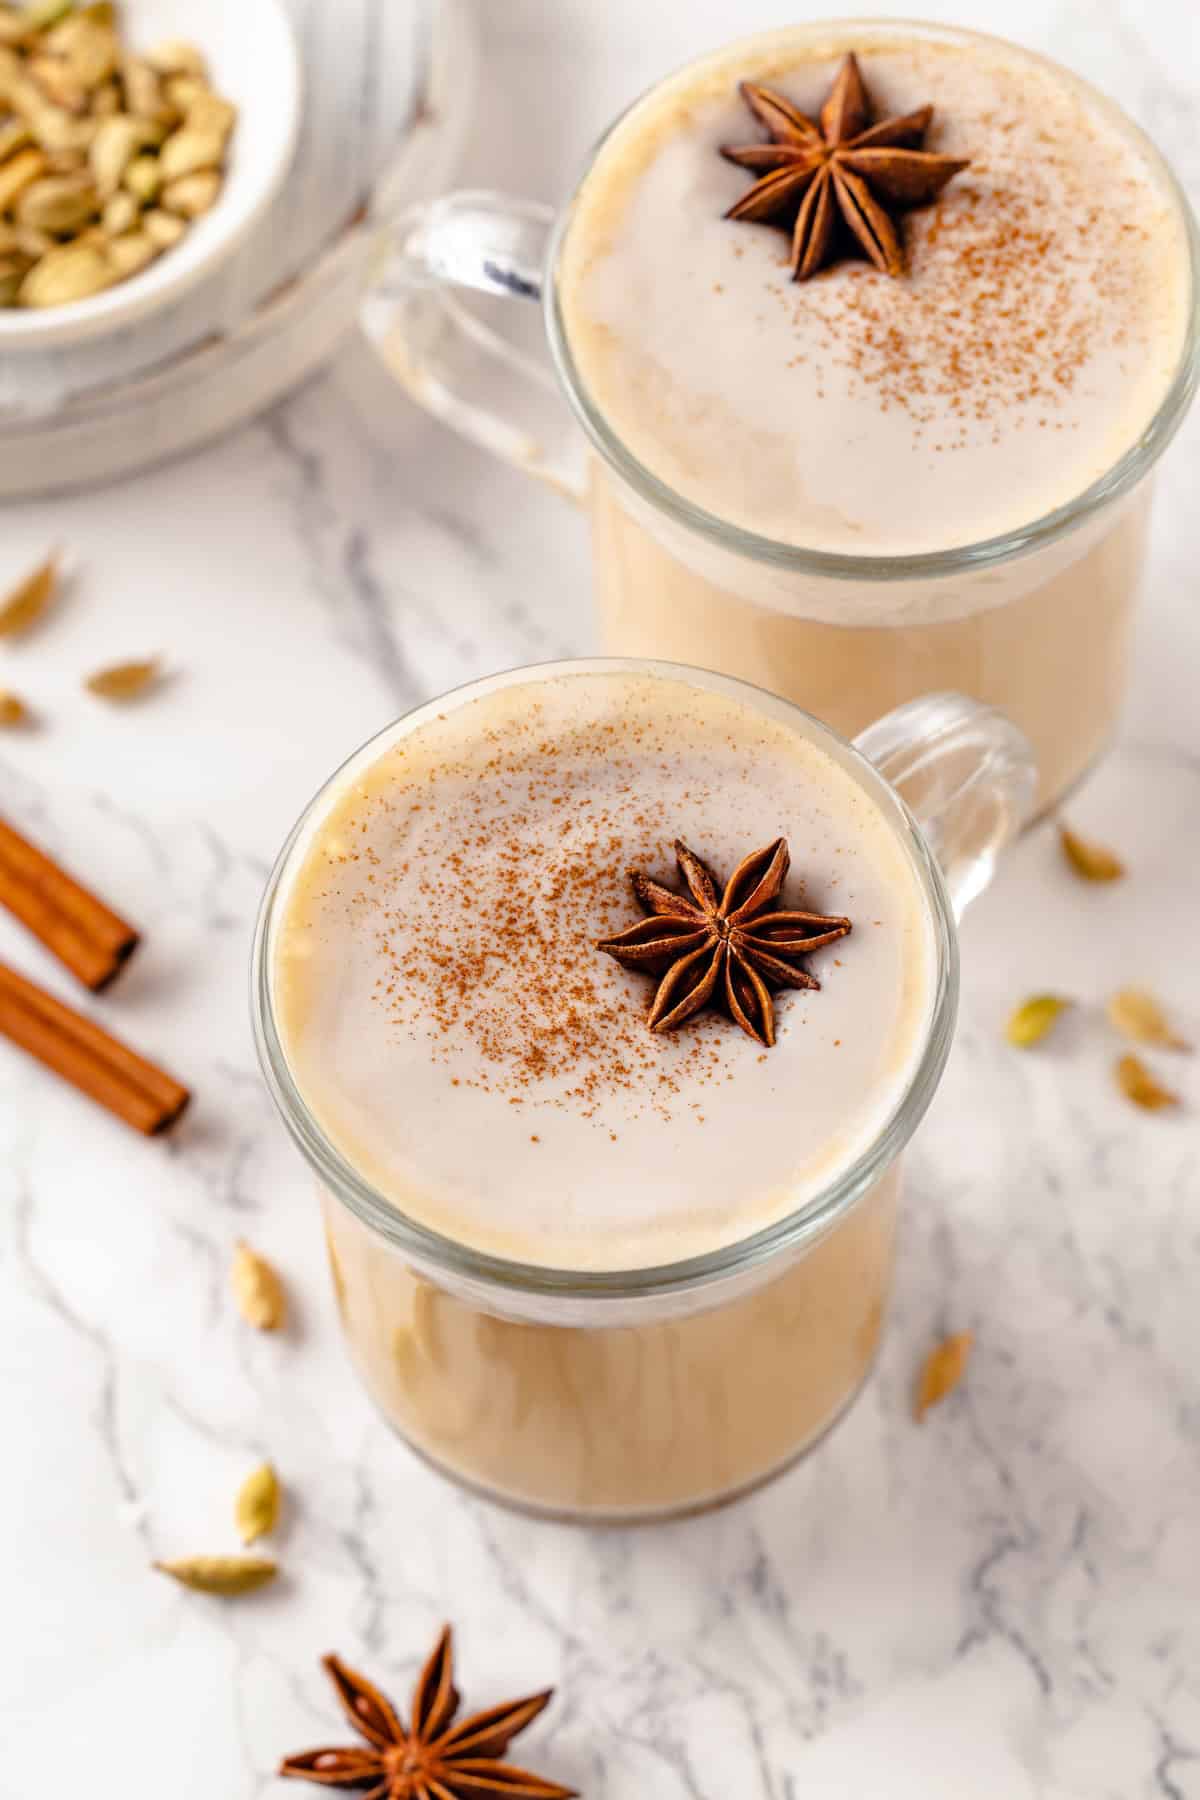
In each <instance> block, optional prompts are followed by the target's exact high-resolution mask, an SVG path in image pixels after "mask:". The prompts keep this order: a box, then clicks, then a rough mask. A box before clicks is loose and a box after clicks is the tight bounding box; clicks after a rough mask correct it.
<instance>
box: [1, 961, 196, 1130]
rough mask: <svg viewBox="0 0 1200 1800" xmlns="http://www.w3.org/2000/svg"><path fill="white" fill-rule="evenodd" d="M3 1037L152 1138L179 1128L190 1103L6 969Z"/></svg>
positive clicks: (123, 1047)
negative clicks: (174, 1125) (172, 1126)
mask: <svg viewBox="0 0 1200 1800" xmlns="http://www.w3.org/2000/svg"><path fill="white" fill-rule="evenodd" d="M0 1036H3V1037H6V1038H9V1039H10V1040H11V1041H12V1043H14V1044H16V1045H17V1047H18V1049H21V1050H24V1051H26V1052H27V1053H28V1054H29V1055H30V1056H34V1057H36V1058H37V1060H38V1061H39V1062H41V1063H44V1064H45V1065H46V1067H47V1068H48V1069H52V1070H53V1071H54V1073H55V1074H56V1075H61V1076H62V1078H63V1080H64V1081H69V1082H70V1083H71V1085H72V1086H73V1087H77V1088H78V1089H79V1090H80V1092H81V1093H84V1094H87V1095H89V1097H90V1098H91V1099H93V1100H95V1101H97V1102H98V1103H99V1104H100V1105H101V1106H104V1107H107V1108H108V1110H109V1112H111V1113H115V1114H116V1116H117V1117H118V1118H119V1119H123V1120H124V1122H125V1123H126V1124H127V1125H132V1126H133V1128H134V1130H135V1131H141V1132H144V1133H145V1134H146V1136H147V1137H153V1136H155V1135H156V1134H157V1133H158V1132H160V1131H165V1130H166V1129H167V1127H168V1126H169V1125H173V1124H174V1123H175V1120H176V1119H177V1118H178V1117H179V1115H180V1113H181V1112H182V1111H183V1109H184V1107H185V1106H186V1105H187V1103H188V1091H187V1089H186V1088H185V1087H183V1086H182V1085H181V1084H180V1083H179V1082H178V1081H176V1080H175V1078H174V1077H173V1076H171V1075H168V1074H167V1073H166V1071H165V1070H163V1069H160V1068H158V1067H156V1065H155V1064H154V1063H150V1062H147V1061H146V1059H145V1057H142V1056H138V1055H137V1054H136V1052H135V1051H133V1050H131V1049H130V1048H129V1046H128V1045H127V1044H123V1043H121V1042H120V1041H119V1039H117V1038H114V1037H110V1036H109V1034H108V1032H107V1031H102V1030H101V1029H100V1027H99V1025H97V1024H96V1022H95V1021H94V1020H93V1019H87V1018H84V1016H83V1015H82V1013H77V1012H73V1011H72V1009H71V1008H70V1007H69V1006H64V1005H63V1003H62V1001H61V1000H56V999H55V997H54V995H53V994H48V993H46V992H45V990H44V989H43V988H40V987H38V986H36V984H35V983H34V982H32V981H26V980H25V978H24V976H23V975H18V974H17V972H16V970H15V969H10V968H9V967H8V966H7V965H6V964H4V963H0Z"/></svg>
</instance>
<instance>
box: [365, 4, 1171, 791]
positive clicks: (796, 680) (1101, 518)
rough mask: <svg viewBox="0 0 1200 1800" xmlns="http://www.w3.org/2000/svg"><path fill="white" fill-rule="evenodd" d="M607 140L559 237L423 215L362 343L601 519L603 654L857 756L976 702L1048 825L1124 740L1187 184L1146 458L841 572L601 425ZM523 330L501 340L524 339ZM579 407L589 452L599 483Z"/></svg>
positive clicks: (514, 208)
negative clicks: (1002, 528)
mask: <svg viewBox="0 0 1200 1800" xmlns="http://www.w3.org/2000/svg"><path fill="white" fill-rule="evenodd" d="M828 30H829V27H828V26H827V25H823V24H814V25H808V26H803V27H797V28H796V34H795V35H796V38H797V40H798V41H803V39H804V37H805V35H806V34H807V35H811V36H814V37H816V38H817V39H820V38H821V37H822V36H823V35H826V34H827V33H828ZM839 30H840V32H841V33H843V34H844V32H845V23H844V22H841V23H840V25H839ZM870 30H871V35H872V38H873V39H875V40H879V39H881V38H882V39H886V38H887V36H888V34H889V31H893V32H895V33H896V34H897V35H898V36H899V37H900V38H901V39H908V40H911V39H912V37H913V35H914V33H916V34H918V35H922V36H926V37H931V38H933V39H935V40H938V41H949V42H952V43H963V42H965V43H970V42H971V41H973V36H974V34H971V33H967V32H958V31H953V30H948V29H943V28H942V27H933V26H920V25H917V26H914V25H911V24H908V23H905V24H901V25H897V26H893V27H889V26H888V25H887V24H886V23H881V22H879V21H872V23H871V27H870ZM773 35H777V34H773ZM983 41H985V42H986V40H983ZM751 42H753V40H751ZM1023 54H1027V55H1030V57H1031V60H1032V61H1034V62H1035V63H1036V62H1039V61H1040V60H1041V59H1039V58H1036V57H1032V53H1023ZM720 55H721V57H722V58H724V57H726V56H727V55H728V51H727V50H726V51H722V52H720ZM695 67H696V68H697V69H699V68H701V67H703V64H702V63H700V64H696V65H695ZM1060 73H1061V72H1060ZM1065 78H1066V79H1072V78H1070V77H1065ZM672 79H673V78H672ZM1077 86H1078V87H1079V88H1080V89H1081V91H1082V92H1083V93H1084V95H1085V97H1086V96H1088V95H1091V98H1092V100H1093V101H1095V102H1096V103H1097V104H1100V105H1105V104H1107V103H1106V102H1103V101H1101V100H1100V99H1099V96H1095V95H1094V94H1091V90H1089V89H1087V88H1086V87H1085V85H1084V84H1083V83H1077ZM617 123H618V124H619V123H620V121H619V120H618V121H617ZM613 129H615V126H614V127H613ZM606 141H607V137H606V138H605V139H604V140H602V142H601V145H598V146H597V149H596V151H594V152H593V155H592V158H591V159H589V162H588V164H587V166H586V167H585V168H584V170H583V173H582V176H581V178H580V181H579V183H578V184H577V186H576V189H575V198H574V199H572V200H571V201H569V202H568V203H567V206H566V207H565V209H564V210H563V211H562V212H561V213H559V214H557V215H556V214H554V213H553V212H551V211H550V210H549V209H547V208H545V207H542V206H538V205H534V204H532V203H529V202H526V201H520V200H512V199H509V198H507V197H505V196H502V195H498V194H493V193H484V192H472V193H459V194H452V195H450V196H448V197H446V198H443V199H440V200H437V201H434V202H433V203H432V204H431V205H422V206H420V207H417V208H416V209H414V210H412V211H410V212H408V213H406V214H405V215H404V216H403V217H402V218H400V219H399V220H398V221H397V222H396V223H395V224H394V225H393V226H392V227H391V229H390V230H389V232H388V233H387V234H386V239H385V241H384V242H383V243H381V245H380V251H379V258H378V269H377V275H376V278H375V282H374V285H373V287H372V288H371V291H370V292H369V293H368V295H367V297H366V299H365V301H364V304H363V308H362V322H363V325H364V328H365V330H366V333H367V336H368V337H369V338H370V339H371V341H372V342H373V343H374V344H375V345H376V346H377V347H378V348H379V350H380V351H381V352H382V354H383V356H384V358H385V360H386V362H387V363H388V365H389V367H390V368H391V369H392V371H393V373H394V374H395V375H396V376H397V377H398V378H399V379H400V381H401V382H402V384H403V385H404V386H405V387H406V388H407V389H408V391H409V393H410V394H411V395H412V396H413V397H414V398H415V399H417V400H418V401H419V402H420V403H421V404H422V405H424V406H426V407H427V408H429V410H431V411H432V412H434V413H435V414H436V415H438V416H439V417H441V418H442V419H444V420H445V421H447V422H448V423H449V424H451V425H453V426H454V427H456V428H457V429H458V430H460V431H462V432H464V433H466V434H467V435H468V436H470V437H471V438H473V439H475V440H476V441H477V442H479V443H481V444H482V445H484V447H485V448H488V449H490V450H492V451H494V452H495V453H497V454H499V455H501V456H502V457H504V458H506V459H507V460H509V461H511V462H513V463H516V464H518V465H519V466H521V467H523V468H525V469H527V470H529V471H530V472H531V473H534V474H537V475H540V476H541V477H543V478H544V479H546V480H548V481H550V482H551V483H552V484H553V485H555V486H558V487H560V488H564V489H566V490H567V491H568V492H570V493H573V494H575V495H576V496H578V497H579V498H580V499H581V500H582V499H585V498H586V499H587V502H588V504H589V507H590V512H591V520H592V543H593V559H594V566H595V584H596V598H597V602H598V608H599V615H600V624H601V635H602V641H603V647H604V648H605V649H606V650H610V651H613V652H615V653H619V654H622V655H635V656H651V657H662V658H665V659H671V660H677V661H680V662H687V663H701V664H703V665H705V666H706V667H710V668H718V669H721V670H723V671H724V672H725V673H727V674H730V675H736V676H740V677H741V678H742V679H743V680H746V681H752V682H754V683H756V684H757V685H759V686H762V687H767V688H770V689H773V690H774V691H775V692H777V693H780V694H783V695H785V696H786V697H787V698H788V699H791V700H794V701H796V702H797V704H799V705H801V706H803V707H805V708H806V709H807V710H808V711H809V712H813V713H815V714H816V715H817V716H818V718H822V719H824V720H826V721H827V722H828V723H829V724H831V725H833V726H834V728H835V729H836V730H838V731H840V732H842V733H843V734H844V735H845V736H848V737H849V736H853V735H854V734H855V733H856V732H858V731H860V730H862V728H863V727H864V726H865V725H866V724H867V723H868V722H869V721H870V720H871V719H873V718H876V717H878V716H879V714H880V713H882V712H885V711H887V710H888V709H889V708H891V707H893V706H896V705H898V704H900V703H901V702H903V701H905V700H909V699H913V698H915V697H917V696H918V695H920V694H923V693H930V692H934V691H937V690H940V689H944V688H950V689H957V690H961V691H962V692H965V693H969V694H971V695H973V696H974V697H975V698H976V699H979V700H983V701H985V702H988V703H989V704H991V705H995V706H998V707H999V708H1000V709H1001V710H1002V711H1004V712H1005V713H1007V714H1008V716H1009V717H1010V718H1011V719H1012V720H1013V721H1014V722H1015V723H1016V724H1018V725H1019V726H1020V727H1021V728H1022V730H1023V731H1024V732H1025V733H1026V735H1027V736H1028V738H1029V739H1030V742H1031V743H1032V744H1033V747H1034V750H1035V753H1036V755H1037V759H1038V765H1039V770H1040V787H1039V796H1038V807H1039V810H1042V809H1044V808H1046V807H1048V806H1050V805H1052V804H1053V803H1054V802H1055V801H1056V800H1058V799H1059V798H1060V797H1061V796H1062V795H1063V794H1064V793H1065V792H1066V791H1067V790H1068V789H1069V788H1070V787H1071V786H1072V785H1073V784H1074V783H1075V782H1076V781H1077V780H1078V779H1079V778H1080V777H1081V776H1082V775H1083V774H1084V773H1085V771H1086V770H1087V769H1088V767H1089V766H1090V765H1091V763H1092V762H1093V761H1094V760H1095V758H1096V757H1097V756H1098V755H1099V753H1100V752H1101V751H1102V750H1103V749H1104V747H1105V745H1106V743H1107V741H1108V739H1109V738H1110V736H1111V734H1112V732H1113V729H1114V725H1115V720H1116V715H1117V712H1118V709H1119V705H1120V702H1121V699H1122V696H1123V693H1124V688H1125V680H1126V671H1127V666H1128V663H1129V632H1130V626H1131V621H1132V613H1133V607H1134V602H1135V599H1136V596H1137V590H1138V586H1139V581H1140V577H1141V573H1142V568H1143V564H1144V560H1145V545H1146V532H1147V522H1148V515H1149V504H1150V490H1151V479H1150V478H1151V471H1152V470H1153V467H1154V465H1155V463H1156V462H1157V460H1158V457H1159V455H1160V454H1161V453H1162V451H1163V450H1164V449H1165V447H1166V445H1167V444H1168V442H1169V441H1170V439H1171V437H1172V436H1173V434H1174V432H1175V430H1176V428H1177V426H1178V425H1179V423H1180V421H1181V419H1182V417H1183V415H1184V413H1185V411H1186V409H1187V406H1188V403H1189V401H1190V399H1191V397H1192V394H1193V391H1194V388H1195V385H1196V380H1197V373H1198V368H1200V329H1198V325H1200V314H1198V311H1197V304H1196V296H1197V294H1198V293H1200V238H1198V236H1197V231H1196V225H1195V221H1194V219H1193V217H1192V214H1191V211H1190V209H1189V207H1188V203H1187V201H1186V199H1185V197H1184V196H1183V194H1182V192H1181V190H1180V189H1179V187H1178V184H1177V183H1176V182H1175V181H1174V179H1173V177H1172V176H1171V174H1170V173H1169V171H1167V170H1166V168H1165V166H1164V165H1162V163H1161V161H1160V159H1159V158H1158V156H1157V153H1156V152H1155V151H1154V150H1153V149H1152V148H1151V147H1150V146H1149V145H1146V149H1147V152H1148V154H1149V155H1150V157H1151V158H1152V159H1153V161H1154V163H1155V165H1156V166H1157V167H1159V168H1160V169H1161V171H1162V176H1163V180H1164V182H1165V184H1166V186H1167V189H1168V191H1169V193H1170V194H1172V195H1174V197H1175V200H1176V202H1177V204H1178V207H1179V209H1180V213H1181V215H1182V217H1183V218H1184V220H1185V223H1186V230H1187V234H1188V244H1189V255H1190V267H1191V277H1190V286H1191V295H1192V305H1191V313H1190V325H1189V330H1188V334H1187V341H1186V343H1185V345H1184V347H1183V351H1182V354H1181V357H1180V361H1179V365H1178V368H1177V369H1176V371H1175V373H1174V377H1173V379H1172V381H1171V383H1170V385H1169V388H1168V391H1167V392H1166V394H1165V396H1164V398H1163V400H1162V402H1161V405H1160V406H1159V409H1158V411H1157V413H1156V415H1155V416H1154V418H1153V419H1152V421H1151V422H1150V424H1149V425H1148V427H1147V429H1146V430H1145V432H1144V433H1143V434H1142V435H1141V437H1140V438H1139V439H1138V441H1137V442H1136V443H1135V444H1134V445H1133V446H1132V448H1130V449H1129V450H1128V451H1127V452H1126V453H1125V454H1124V455H1123V456H1122V457H1121V458H1120V459H1119V460H1118V461H1117V462H1116V463H1115V464H1114V465H1113V466H1112V467H1111V468H1110V469H1108V470H1107V471H1106V472H1105V473H1104V474H1103V475H1102V476H1101V477H1100V478H1099V479H1098V480H1096V481H1095V482H1093V484H1092V485H1091V486H1090V487H1088V488H1087V489H1086V490H1085V491H1084V492H1082V493H1080V494H1078V495H1076V496H1075V498H1074V499H1072V500H1071V501H1070V502H1069V503H1068V504H1066V505H1063V506H1060V507H1058V508H1056V509H1055V510H1054V511H1052V512H1049V513H1047V514H1045V515H1044V516H1043V517H1041V518H1038V519H1034V520H1031V521H1030V522H1029V524H1028V525H1025V526H1022V527H1021V528H1020V529H1019V530H1016V531H1012V532H1009V533H1007V534H1005V535H1003V536H999V537H992V538H989V539H986V540H984V541H980V542H976V543H968V544H964V545H962V546H960V547H956V548H953V549H947V550H939V551H934V552H928V553H921V554H910V555H890V556H883V555H880V556H867V555H846V554H841V553H830V552H819V551H813V550H806V549H805V548H803V547H802V546H793V545H789V544H787V543H783V542H776V541H773V540H771V539H769V538H765V537H759V536H757V535H755V534H754V533H752V532H748V531H745V530H742V529H740V528H738V527H736V526H734V525H733V524H731V523H729V522H728V521H726V520H723V519H721V518H719V517H716V516H715V515H713V514H712V513H709V512H706V511H704V510H702V509H701V508H699V507H697V506H695V505H693V504H691V503H689V502H688V501H687V500H685V499H684V498H683V497H682V496H681V495H680V494H678V493H676V492H674V491H673V490H672V489H671V488H670V487H668V486H667V485H666V484H664V483H663V482H662V481H661V480H659V479H657V478H656V477H655V476H654V475H652V474H651V473H650V472H649V470H647V469H646V468H645V467H644V466H643V465H642V464H641V463H640V462H639V461H638V460H637V459H636V458H635V457H634V456H633V454H632V453H631V452H630V450H629V449H628V448H627V447H626V445H625V444H624V443H622V441H621V440H620V438H619V437H618V436H617V435H616V433H615V432H614V430H613V428H612V427H611V426H610V425H609V424H608V422H607V421H606V419H605V418H604V416H603V415H602V413H601V412H600V410H599V408H598V407H597V406H596V405H595V404H594V403H593V401H592V398H591V396H590V395H589V393H588V391H587V389H586V387H585V385H584V383H583V381H582V379H581V377H580V374H579V371H578V369H577V368H576V366H575V362H574V360H573V357H572V351H571V345H570V342H569V341H568V337H567V333H566V330H565V326H564V321H563V316H562V311H561V308H560V303H559V292H558V280H559V271H560V268H561V257H562V249H563V244H564V238H565V234H566V231H567V228H568V226H569V225H570V222H571V219H572V215H573V210H574V207H575V205H576V202H577V200H578V196H579V193H580V191H581V190H582V188H583V186H584V184H585V183H586V182H587V179H588V175H589V172H590V170H591V167H592V165H593V163H594V160H595V157H596V155H597V154H598V151H599V149H600V148H601V147H602V145H603V143H604V142H606ZM1143 142H1144V140H1143ZM465 289H474V290H476V291H477V292H482V293H486V294H492V295H502V296H505V297H507V298H509V299H511V298H512V297H513V296H517V297H519V298H521V299H524V300H532V301H540V303H541V306H542V312H543V320H544V331H545V336H546V338H548V340H549V345H550V349H551V352H552V355H553V367H554V372H553V373H551V372H550V371H549V369H548V368H547V366H546V364H545V360H544V357H541V356H539V355H537V354H530V353H529V352H528V351H527V350H525V349H521V348H518V347H516V345H515V344H514V343H513V342H511V341H510V336H511V334H510V333H509V332H507V331H505V332H504V333H503V334H501V333H500V332H498V331H497V330H496V329H494V328H493V326H492V325H491V324H490V323H489V322H488V321H487V320H486V319H483V318H481V317H479V316H478V315H477V314H476V313H475V312H472V311H471V310H469V309H468V308H467V307H466V306H465V305H464V304H463V300H462V297H461V290H465ZM508 313H509V317H508V318H506V320H505V321H504V323H505V324H506V325H508V324H515V323H516V322H517V321H516V315H515V311H514V309H512V308H509V309H508ZM563 395H565V396H566V399H567V400H568V401H569V402H570V407H571V410H572V411H573V413H574V415H575V418H576V419H577V420H578V422H579V424H580V425H582V427H583V431H584V433H585V434H586V437H587V439H588V440H589V442H590V446H591V452H590V455H589V456H588V457H587V464H586V467H584V462H583V457H582V455H581V451H582V448H583V445H582V440H581V439H580V436H579V433H578V432H577V431H576V430H575V429H574V427H573V426H572V424H571V421H570V417H569V414H568V413H567V410H566V408H564V407H563V406H562V405H561V397H562V396H563Z"/></svg>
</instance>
